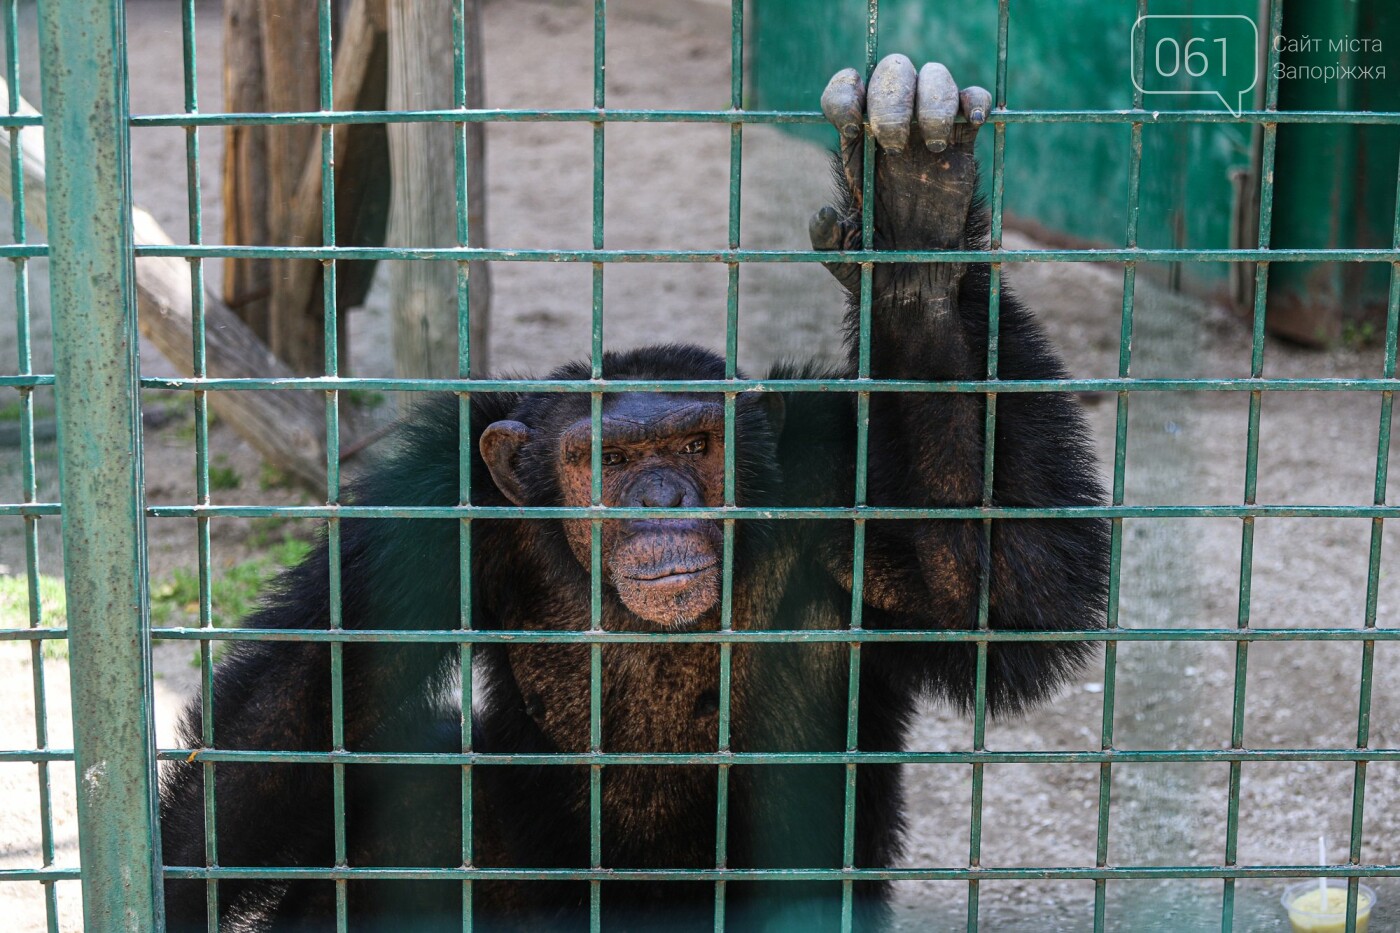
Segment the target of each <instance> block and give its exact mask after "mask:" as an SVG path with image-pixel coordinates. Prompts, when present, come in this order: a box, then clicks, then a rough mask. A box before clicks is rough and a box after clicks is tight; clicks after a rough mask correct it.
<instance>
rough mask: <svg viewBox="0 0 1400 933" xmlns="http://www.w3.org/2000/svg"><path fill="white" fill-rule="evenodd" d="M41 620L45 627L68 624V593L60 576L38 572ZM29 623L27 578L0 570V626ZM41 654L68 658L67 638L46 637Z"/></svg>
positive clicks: (27, 625) (21, 625) (20, 626)
mask: <svg viewBox="0 0 1400 933" xmlns="http://www.w3.org/2000/svg"><path fill="white" fill-rule="evenodd" d="M39 609H40V611H41V613H42V615H41V617H40V624H41V625H43V626H44V627H45V628H62V627H63V626H65V625H67V624H68V597H67V595H66V594H65V593H64V591H63V578H62V577H54V576H49V575H48V574H43V573H41V574H39ZM28 627H29V578H28V577H27V576H25V575H24V574H8V573H7V574H0V628H28ZM44 657H46V658H67V657H68V642H67V641H66V640H63V639H57V638H54V639H49V640H47V641H45V642H44Z"/></svg>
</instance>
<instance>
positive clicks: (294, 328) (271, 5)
mask: <svg viewBox="0 0 1400 933" xmlns="http://www.w3.org/2000/svg"><path fill="white" fill-rule="evenodd" d="M317 35H318V26H317V5H316V4H315V3H307V2H306V0H262V48H263V59H262V67H263V96H264V99H265V101H266V105H267V109H268V110H269V111H273V112H283V111H298V110H302V111H304V110H319V109H320V100H321V95H320V90H319V87H318V79H319V76H320V69H319V68H318V67H317V66H316V61H317V58H316V48H317ZM266 129H267V199H266V201H265V202H264V204H263V210H265V211H266V212H267V219H268V226H269V228H270V229H271V231H272V233H273V235H274V237H275V238H276V239H275V241H274V242H273V244H272V245H274V246H319V245H320V242H321V240H320V236H319V235H318V236H317V237H316V238H315V239H314V240H311V241H309V242H299V241H298V240H297V238H296V237H295V236H294V235H293V225H292V220H293V215H292V210H293V201H294V200H295V198H296V193H297V185H298V183H299V182H300V181H301V175H302V167H303V166H304V165H305V164H306V154H307V153H308V152H310V151H312V150H313V149H317V148H318V146H317V142H318V139H317V137H318V130H317V128H316V127H315V126H307V125H299V126H269V127H267V128H266ZM317 213H318V216H319V211H318V212H317ZM318 229H319V228H318ZM294 265H309V266H311V267H313V268H314V267H315V266H316V265H317V263H315V262H312V261H311V260H306V259H300V260H297V259H279V260H274V261H273V262H272V271H271V286H272V303H271V327H270V332H269V335H268V344H269V346H271V347H272V352H273V353H275V354H277V356H278V358H279V359H281V360H282V361H283V362H284V363H286V364H287V365H288V366H290V367H291V368H292V370H293V372H297V373H301V374H307V375H309V374H312V373H323V372H325V351H324V349H323V347H322V340H323V337H324V333H325V321H324V320H323V318H322V316H321V314H320V313H309V309H308V308H307V307H306V305H305V303H296V302H295V301H294V297H295V296H292V295H289V294H288V287H289V286H290V285H291V284H292V281H293V279H292V267H293V266H294ZM317 304H318V310H319V302H318V303H317Z"/></svg>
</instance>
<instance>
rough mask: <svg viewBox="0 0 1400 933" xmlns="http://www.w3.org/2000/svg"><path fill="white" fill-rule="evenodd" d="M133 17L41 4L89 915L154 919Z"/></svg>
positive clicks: (90, 6) (115, 926)
mask: <svg viewBox="0 0 1400 933" xmlns="http://www.w3.org/2000/svg"><path fill="white" fill-rule="evenodd" d="M123 12H124V8H123V5H122V4H121V3H120V2H117V0H50V2H46V3H43V4H40V6H39V37H40V70H41V75H42V83H43V99H44V109H45V125H46V126H47V127H48V128H49V130H50V132H49V133H48V134H47V143H48V150H47V153H46V155H47V163H48V166H47V167H48V225H49V256H50V265H49V269H50V294H51V297H52V302H51V307H52V314H53V333H54V374H55V377H56V389H57V399H58V434H59V480H60V487H61V490H62V496H63V540H64V586H65V589H66V591H67V596H68V630H69V669H70V671H71V677H72V696H73V714H74V715H73V720H74V721H73V744H74V763H75V767H76V773H77V782H78V800H77V804H78V848H79V853H80V856H81V859H82V866H83V874H84V882H83V916H84V920H85V925H86V927H87V929H89V930H103V931H109V930H110V931H131V933H138V931H141V933H144V931H148V930H152V929H155V928H156V925H157V922H158V921H159V919H160V915H161V907H160V904H161V896H160V890H161V882H160V875H159V873H158V872H157V870H156V866H157V865H158V864H159V857H160V856H159V852H160V843H159V839H158V837H157V835H156V797H155V781H154V780H153V778H154V775H155V743H154V728H153V726H152V722H153V711H152V703H151V694H150V684H151V655H150V633H149V630H148V629H149V623H150V619H149V613H148V606H147V601H146V598H147V593H146V529H145V508H144V507H145V491H144V477H143V475H142V462H141V419H140V393H139V375H140V363H139V355H138V354H139V351H138V345H137V337H136V294H135V288H134V283H135V268H134V264H133V261H132V256H133V253H132V232H131V171H130V168H131V166H130V146H129V145H128V142H129V140H128V122H127V121H128V118H129V107H128V104H127V80H126V53H125V50H124V48H123V43H124V41H125V37H126V24H125V21H124V18H123Z"/></svg>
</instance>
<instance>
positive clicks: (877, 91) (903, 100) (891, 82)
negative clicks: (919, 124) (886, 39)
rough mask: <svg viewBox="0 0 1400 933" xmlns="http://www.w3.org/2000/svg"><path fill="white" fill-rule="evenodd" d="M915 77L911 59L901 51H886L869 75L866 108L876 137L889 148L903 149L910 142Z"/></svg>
mask: <svg viewBox="0 0 1400 933" xmlns="http://www.w3.org/2000/svg"><path fill="white" fill-rule="evenodd" d="M917 81H918V74H917V73H916V72H915V71H914V63H913V62H911V61H910V60H909V59H908V57H907V56H904V55H887V56H886V57H885V58H884V59H883V60H882V61H881V62H880V64H878V65H876V66H875V71H874V73H873V74H871V75H870V87H869V88H867V89H866V94H865V110H866V113H867V114H869V117H870V128H871V130H872V131H873V132H874V134H875V141H876V142H877V143H879V144H880V146H881V147H882V148H884V149H886V150H888V151H890V152H902V151H903V150H904V149H905V147H906V146H908V145H909V121H910V119H911V118H912V117H913V116H914V88H915V84H916V83H917Z"/></svg>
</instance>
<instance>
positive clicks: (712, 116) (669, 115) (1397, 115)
mask: <svg viewBox="0 0 1400 933" xmlns="http://www.w3.org/2000/svg"><path fill="white" fill-rule="evenodd" d="M8 119H11V120H15V119H23V120H27V121H30V122H29V123H0V126H16V125H32V124H33V123H36V122H37V120H38V118H36V117H23V118H8ZM826 122H827V120H826V117H824V116H822V114H821V113H819V112H818V111H815V110H641V109H627V108H608V107H602V108H573V109H564V110H541V109H528V108H521V109H450V110H303V111H288V112H283V113H270V112H265V113H148V114H137V115H134V116H132V118H131V125H132V126H133V127H149V126H269V125H286V124H315V125H317V126H334V125H337V124H347V123H806V124H817V125H821V124H825V123H826ZM987 122H988V123H992V124H996V123H1110V124H1129V123H1144V124H1158V123H1231V124H1240V123H1243V124H1251V123H1259V124H1269V123H1330V124H1339V123H1340V124H1347V125H1349V126H1355V125H1362V124H1391V125H1394V124H1400V112H1394V111H1360V112H1358V111H1347V110H1340V111H1338V110H1294V111H1288V112H1283V111H1276V110H1246V111H1243V112H1242V113H1240V115H1239V116H1235V115H1233V114H1231V113H1229V112H1228V111H1224V110H993V111H992V112H991V113H990V114H989V115H988V116H987Z"/></svg>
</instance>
